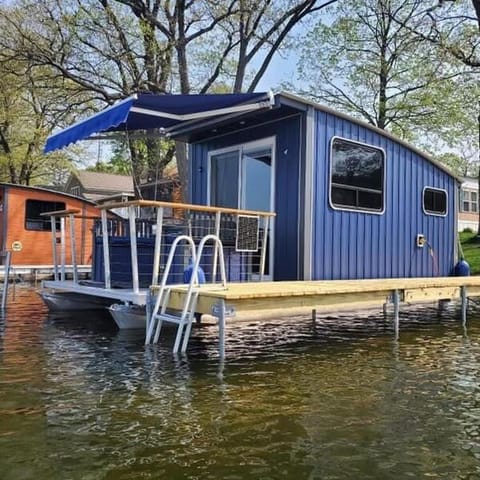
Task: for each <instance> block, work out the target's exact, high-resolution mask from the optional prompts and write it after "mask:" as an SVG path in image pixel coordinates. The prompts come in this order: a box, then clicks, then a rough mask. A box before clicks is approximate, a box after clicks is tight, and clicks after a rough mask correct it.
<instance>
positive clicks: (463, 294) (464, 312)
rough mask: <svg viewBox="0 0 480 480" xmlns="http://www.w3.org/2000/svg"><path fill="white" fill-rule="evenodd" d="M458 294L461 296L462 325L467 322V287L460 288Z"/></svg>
mask: <svg viewBox="0 0 480 480" xmlns="http://www.w3.org/2000/svg"><path fill="white" fill-rule="evenodd" d="M460 295H461V298H462V325H463V326H465V325H466V324H467V306H468V297H467V287H461V288H460Z"/></svg>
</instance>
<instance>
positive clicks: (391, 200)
mask: <svg viewBox="0 0 480 480" xmlns="http://www.w3.org/2000/svg"><path fill="white" fill-rule="evenodd" d="M334 136H338V137H343V138H346V139H350V140H354V141H357V142H362V143H366V144H369V145H374V146H378V147H381V148H382V149H383V150H384V151H385V176H386V181H385V192H384V195H385V212H384V214H382V215H375V214H369V213H363V212H349V211H341V210H334V209H332V208H331V206H330V205H329V201H328V194H329V176H330V142H331V139H332V137H334ZM315 155H316V158H315V162H316V170H315V182H314V185H315V198H314V204H315V210H314V211H315V216H314V254H313V263H314V265H313V272H314V278H316V279H348V278H351V279H355V278H389V277H393V278H395V277H431V276H438V275H449V274H450V273H451V270H452V267H453V264H454V260H455V259H454V252H455V231H456V229H455V208H456V205H455V191H456V188H457V184H456V181H455V179H454V178H453V177H452V176H450V175H448V174H447V173H446V172H444V171H442V170H441V169H439V168H438V167H436V166H435V165H433V164H432V163H431V162H429V161H428V160H426V159H425V158H423V157H421V156H420V155H418V154H417V153H415V152H413V151H412V150H410V149H408V148H406V147H405V146H403V145H401V144H399V143H397V142H395V141H394V140H391V139H389V138H386V137H384V136H383V135H381V134H380V133H377V132H374V131H372V130H370V129H368V128H365V127H363V126H360V125H357V124H355V123H353V122H350V121H348V120H346V119H343V118H340V117H337V116H335V115H333V114H330V113H326V112H323V111H317V112H316V149H315ZM426 186H429V187H433V188H441V189H443V190H446V192H447V195H448V213H447V216H446V217H440V216H434V215H427V214H425V213H424V212H423V189H424V187H426ZM418 233H421V234H423V235H425V237H426V239H427V241H428V242H429V244H430V245H431V247H432V251H431V250H430V249H429V248H425V247H424V248H418V247H416V244H415V241H416V235H417V234H418ZM431 252H433V254H431Z"/></svg>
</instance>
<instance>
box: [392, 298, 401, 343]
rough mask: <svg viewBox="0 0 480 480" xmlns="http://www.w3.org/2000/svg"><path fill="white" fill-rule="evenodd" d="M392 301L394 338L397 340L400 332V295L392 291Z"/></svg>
mask: <svg viewBox="0 0 480 480" xmlns="http://www.w3.org/2000/svg"><path fill="white" fill-rule="evenodd" d="M392 301H393V322H394V326H395V338H396V339H397V338H398V336H399V332H400V293H399V291H398V290H394V291H393V293H392Z"/></svg>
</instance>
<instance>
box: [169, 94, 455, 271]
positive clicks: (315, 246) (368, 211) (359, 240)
mask: <svg viewBox="0 0 480 480" xmlns="http://www.w3.org/2000/svg"><path fill="white" fill-rule="evenodd" d="M177 135H179V136H180V137H181V138H183V139H184V140H186V141H188V142H189V144H190V163H191V179H190V185H191V200H192V202H193V203H200V204H211V205H218V206H227V207H233V208H249V209H254V210H268V211H275V212H276V214H277V216H276V218H275V224H274V231H273V235H272V236H271V240H272V246H271V249H270V255H271V259H270V265H272V266H273V268H272V269H271V272H269V273H270V274H271V275H272V276H273V279H274V280H296V279H298V280H302V279H303V280H309V279H313V280H334V279H362V278H399V277H432V276H447V275H450V274H451V272H452V268H453V266H454V264H455V262H456V234H455V225H456V212H457V191H458V187H459V183H458V182H459V179H457V178H456V177H455V176H454V175H452V173H450V172H449V171H448V170H447V169H446V168H445V167H444V166H443V165H441V164H439V163H438V162H436V161H435V160H433V159H432V158H430V157H428V156H427V155H425V154H424V153H422V152H421V151H419V150H417V149H416V148H414V147H412V146H411V145H408V144H406V143H405V142H403V141H401V140H399V139H398V138H396V137H394V136H393V135H391V134H389V133H388V132H385V131H383V130H380V129H378V128H376V127H373V126H371V125H368V124H367V123H365V122H362V121H359V120H356V119H354V118H351V117H349V116H347V115H344V114H342V113H339V112H336V111H333V110H331V109H329V108H326V107H324V106H321V105H318V104H315V103H312V102H309V101H307V100H304V99H301V98H298V97H296V96H293V95H290V94H286V93H279V94H277V95H275V102H274V105H273V107H272V108H271V109H268V110H260V111H255V112H252V113H249V114H244V115H242V116H240V117H228V118H219V119H218V121H216V122H212V121H209V122H208V123H207V124H205V123H204V124H203V125H202V124H200V125H196V126H194V127H192V126H190V127H186V128H184V129H183V131H178V132H177Z"/></svg>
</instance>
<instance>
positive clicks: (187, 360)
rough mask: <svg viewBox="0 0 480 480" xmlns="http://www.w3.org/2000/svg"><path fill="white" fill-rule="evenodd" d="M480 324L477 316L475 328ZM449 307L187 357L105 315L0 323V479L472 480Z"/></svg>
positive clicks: (472, 374) (471, 399) (478, 396)
mask: <svg viewBox="0 0 480 480" xmlns="http://www.w3.org/2000/svg"><path fill="white" fill-rule="evenodd" d="M476 318H480V315H476ZM457 319H458V312H457V311H456V310H455V309H452V308H450V309H447V310H445V311H444V312H442V313H441V315H439V314H438V312H437V311H436V310H435V309H430V310H429V309H425V308H423V309H422V310H418V311H414V310H412V311H410V312H405V311H403V312H402V317H401V331H400V338H399V341H395V340H394V338H393V335H392V333H393V329H392V325H391V322H390V321H389V320H387V321H386V320H384V318H383V316H380V315H377V314H375V315H371V316H368V315H365V314H363V315H362V316H343V317H323V318H319V319H318V321H317V322H316V323H315V324H312V322H311V321H310V320H308V319H305V318H296V317H292V318H290V319H288V320H287V321H282V322H272V321H269V322H266V323H263V324H258V323H256V322H251V323H247V324H242V325H240V326H235V327H232V326H231V327H229V330H228V335H227V352H228V357H227V360H226V362H225V364H223V365H222V364H220V363H219V361H218V359H217V330H216V328H215V327H209V326H203V327H200V328H196V329H195V331H194V332H193V335H192V339H191V345H190V346H191V349H190V351H189V355H188V356H178V357H173V356H172V355H171V353H170V348H171V344H172V342H173V337H174V335H173V333H174V332H172V333H171V336H170V338H167V339H166V344H167V345H165V346H163V345H162V346H154V345H149V346H146V347H145V346H144V345H143V340H144V337H143V335H144V333H143V332H142V331H130V332H128V331H122V332H119V331H117V330H116V329H115V327H114V326H113V324H112V321H111V320H110V319H109V318H108V317H101V316H95V315H93V314H91V313H85V312H82V313H81V314H79V315H77V316H75V317H73V316H71V315H69V314H64V315H55V316H53V315H48V314H47V312H46V311H45V309H44V308H43V307H42V306H41V303H40V301H39V300H38V299H37V297H36V296H35V294H34V293H33V292H32V291H30V290H27V289H25V290H21V291H20V293H19V298H18V299H17V302H16V303H15V304H14V305H12V306H11V307H10V308H9V309H8V311H7V314H6V316H5V318H2V319H0V452H1V455H0V472H1V474H0V478H2V480H3V479H5V480H10V479H15V480H17V479H22V478H38V479H56V478H58V479H62V480H63V479H99V478H105V479H138V478H202V479H203V478H205V479H209V478H212V479H213V478H227V479H228V478H232V479H242V478H249V479H250V478H272V479H277V478H292V479H302V478H321V479H345V478H348V479H350V478H351V479H386V478H388V479H404V478H427V477H432V478H443V479H452V478H459V479H460V478H480V468H479V465H480V462H479V460H480V458H479V457H480V411H479V408H480V407H479V405H480V393H479V392H480V389H479V386H480V379H479V368H480V360H479V359H480V355H479V354H480V348H479V344H478V335H479V333H480V325H478V324H477V322H476V321H475V318H472V319H471V320H470V322H469V327H468V332H467V334H465V332H464V331H463V329H462V326H461V324H460V322H459V321H458V320H457Z"/></svg>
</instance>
